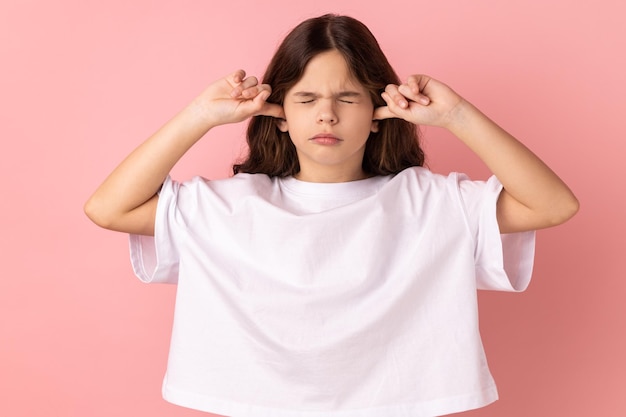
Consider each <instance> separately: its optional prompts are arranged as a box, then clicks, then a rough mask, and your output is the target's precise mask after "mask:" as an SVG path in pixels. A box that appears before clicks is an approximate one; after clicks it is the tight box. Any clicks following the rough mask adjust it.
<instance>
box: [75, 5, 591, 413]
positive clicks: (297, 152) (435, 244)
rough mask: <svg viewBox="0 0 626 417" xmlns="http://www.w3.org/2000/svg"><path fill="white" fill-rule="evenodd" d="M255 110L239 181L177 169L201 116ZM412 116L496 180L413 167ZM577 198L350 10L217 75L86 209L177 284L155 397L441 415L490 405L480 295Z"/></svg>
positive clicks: (521, 263) (153, 277)
mask: <svg viewBox="0 0 626 417" xmlns="http://www.w3.org/2000/svg"><path fill="white" fill-rule="evenodd" d="M250 117H252V119H251V121H250V124H249V128H248V135H247V140H248V144H249V148H250V151H249V155H248V156H247V159H245V160H244V161H243V162H242V163H240V164H237V165H235V166H234V172H235V174H236V175H234V176H233V177H232V178H229V179H223V180H214V181H208V180H205V179H202V178H195V179H193V180H191V181H188V182H184V183H178V182H175V181H173V180H172V179H170V178H169V176H168V173H169V172H170V170H171V169H172V167H173V166H174V164H175V163H176V162H177V161H178V160H179V159H180V158H181V157H182V156H183V154H184V153H185V152H187V151H188V150H189V149H190V148H191V147H192V146H193V144H194V143H196V142H197V141H198V140H200V138H201V137H202V136H203V135H204V134H205V133H206V132H207V131H209V130H210V129H212V128H214V127H217V126H219V125H223V124H227V123H236V122H241V121H244V120H246V119H248V118H250ZM415 125H432V126H440V127H444V128H446V129H448V130H449V131H451V132H452V133H453V134H455V135H456V136H457V137H458V138H459V139H460V140H461V141H463V142H464V143H465V144H466V145H467V146H469V147H470V148H471V149H472V150H473V151H474V152H475V153H476V155H478V157H479V158H480V159H482V160H483V161H484V162H485V163H486V164H487V166H488V167H489V168H490V169H491V170H492V172H493V173H494V174H495V175H494V176H493V177H491V178H490V179H489V180H488V181H486V182H481V181H470V180H469V179H468V178H467V177H465V176H463V175H461V174H456V173H453V174H450V175H447V176H442V175H437V174H434V173H431V172H430V171H428V170H427V169H425V168H423V167H422V164H423V160H424V156H423V152H422V150H421V149H420V146H419V142H418V138H417V134H416V128H415ZM577 209H578V202H577V200H576V198H575V197H574V196H573V194H572V193H571V191H570V190H569V189H568V187H567V186H566V185H565V184H564V183H563V182H562V181H561V180H560V179H559V178H558V177H557V176H556V175H555V174H554V173H553V172H552V171H551V170H550V169H549V168H548V167H547V166H546V165H545V164H544V163H543V162H541V161H540V160H539V159H538V158H537V157H536V156H535V155H533V154H532V153H531V152H530V151H529V150H528V149H527V148H525V147H524V146H523V145H522V144H521V143H520V142H518V141H517V140H516V139H514V138H513V137H512V136H511V135H509V134H508V133H507V132H505V131H504V130H502V129H501V128H500V127H498V126H497V125H496V124H494V123H493V122H492V121H491V120H489V119H488V118H487V117H486V116H485V115H483V114H482V113H481V112H479V111H478V110H477V109H476V108H475V107H474V106H472V105H471V104H470V103H469V102H467V101H466V100H464V99H463V98H462V97H460V96H459V95H458V94H456V93H455V92H454V91H453V90H452V89H450V88H449V87H447V86H446V85H444V84H443V83H441V82H439V81H437V80H435V79H433V78H430V77H428V76H425V75H413V76H410V77H408V79H407V80H406V81H405V82H404V83H401V82H400V81H399V80H398V77H397V76H396V75H395V73H394V71H393V69H392V68H391V66H390V65H389V63H388V61H387V59H386V58H385V56H384V55H383V53H382V51H381V50H380V48H379V46H378V44H377V42H376V40H375V38H374V37H373V36H372V34H371V33H370V32H369V30H368V29H367V28H366V27H365V26H364V25H363V24H362V23H360V22H358V21H356V20H354V19H352V18H349V17H345V16H335V15H326V16H322V17H319V18H314V19H310V20H307V21H305V22H303V23H301V24H300V25H299V26H297V27H296V28H295V29H294V30H293V31H292V32H291V33H290V34H289V35H288V36H287V37H286V39H285V40H284V41H283V43H282V44H281V45H280V47H279V48H278V51H277V52H276V54H275V56H274V58H273V59H272V61H271V63H270V65H269V67H268V69H267V72H266V74H265V78H264V81H263V83H259V82H257V79H256V78H254V77H248V76H246V74H245V73H244V71H241V70H239V71H236V72H234V73H233V74H231V75H229V76H227V77H225V78H223V79H220V80H218V81H216V82H214V83H213V84H211V85H210V86H209V87H208V88H207V89H206V90H205V91H204V92H203V93H202V94H200V95H199V96H198V97H197V98H196V99H195V100H194V101H193V102H192V103H191V104H190V105H189V106H188V107H186V108H185V109H184V110H182V111H181V112H180V113H179V114H178V115H176V116H175V117H174V118H173V119H172V120H171V121H169V122H168V123H167V124H166V125H165V126H163V127H162V128H161V129H160V130H159V131H158V132H157V133H155V134H154V135H153V136H152V137H151V138H149V139H148V140H147V141H146V142H144V143H143V144H142V145H141V146H139V147H138V148H137V149H136V150H135V151H133V152H132V153H131V154H130V155H129V156H128V157H127V158H126V159H125V160H124V161H123V162H122V163H121V164H120V165H119V166H118V167H117V168H116V169H115V170H114V171H113V172H112V173H111V175H110V176H109V177H108V178H107V179H106V180H105V181H104V183H103V184H102V185H101V186H100V187H99V188H98V189H97V190H96V192H95V194H94V195H93V196H92V197H91V199H90V200H89V201H88V202H87V204H86V206H85V210H86V213H87V214H88V216H89V217H90V218H91V219H92V220H93V221H94V222H95V223H96V224H98V225H100V226H102V227H106V228H109V229H112V230H118V231H122V232H126V233H130V234H131V238H130V239H131V240H130V244H131V258H132V264H133V267H134V270H135V272H136V274H137V275H138V276H139V278H141V279H142V280H144V281H147V282H172V283H178V292H177V300H176V312H175V320H174V328H173V334H172V341H171V348H170V355H169V360H168V368H167V373H166V376H165V380H164V383H163V395H164V397H165V398H166V399H167V400H168V401H171V402H173V403H176V404H179V405H182V406H186V407H190V408H194V409H198V410H203V411H207V412H213V413H218V414H223V415H227V416H234V417H244V416H250V417H294V416H302V417H308V416H311V417H313V416H320V417H321V416H325V417H326V416H331V417H332V416H335V417H339V416H341V417H354V416H358V417H379V416H385V417H393V416H439V415H444V414H449V413H454V412H460V411H464V410H469V409H473V408H477V407H481V406H484V405H486V404H488V403H490V402H492V401H494V400H495V399H497V392H496V388H495V385H494V382H493V379H492V377H491V375H490V373H489V370H488V367H487V363H486V360H485V356H484V352H483V349H482V345H481V341H480V335H479V331H478V318H477V305H476V290H477V289H480V288H486V289H497V290H505V291H521V290H523V289H524V288H525V287H526V286H527V285H528V281H529V279H530V274H531V269H532V262H533V251H534V232H533V230H535V229H539V228H544V227H549V226H554V225H557V224H559V223H562V222H564V221H566V220H567V219H569V218H570V217H571V216H572V215H574V213H575V212H576V211H577Z"/></svg>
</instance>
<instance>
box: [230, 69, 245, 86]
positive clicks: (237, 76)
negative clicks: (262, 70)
mask: <svg viewBox="0 0 626 417" xmlns="http://www.w3.org/2000/svg"><path fill="white" fill-rule="evenodd" d="M244 78H246V72H245V71H244V70H242V69H238V70H237V71H235V72H233V73H232V74H231V79H232V81H233V83H234V84H241V82H242V81H243V79H244Z"/></svg>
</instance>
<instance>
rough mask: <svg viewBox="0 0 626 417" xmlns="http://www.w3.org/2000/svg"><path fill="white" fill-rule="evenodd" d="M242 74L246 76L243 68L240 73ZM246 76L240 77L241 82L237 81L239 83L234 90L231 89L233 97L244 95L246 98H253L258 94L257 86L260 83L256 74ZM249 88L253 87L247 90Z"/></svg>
mask: <svg viewBox="0 0 626 417" xmlns="http://www.w3.org/2000/svg"><path fill="white" fill-rule="evenodd" d="M241 74H243V76H244V77H245V72H244V71H243V70H242V72H241V73H239V74H238V75H241ZM244 77H241V78H240V80H239V83H237V85H236V86H235V87H234V88H233V91H231V93H230V96H231V97H233V98H236V97H240V96H242V97H244V98H252V97H254V96H256V95H257V94H258V91H257V90H256V88H255V86H256V85H257V84H258V83H259V80H258V79H257V78H256V77H254V76H252V77H248V78H244ZM249 89H251V91H247V90H249Z"/></svg>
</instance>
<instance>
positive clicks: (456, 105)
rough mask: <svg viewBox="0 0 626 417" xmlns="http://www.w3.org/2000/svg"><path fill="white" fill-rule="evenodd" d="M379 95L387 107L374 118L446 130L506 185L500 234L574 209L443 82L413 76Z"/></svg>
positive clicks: (562, 187) (552, 179)
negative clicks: (389, 118)
mask: <svg viewBox="0 0 626 417" xmlns="http://www.w3.org/2000/svg"><path fill="white" fill-rule="evenodd" d="M382 96H383V98H384V99H385V101H386V102H387V107H381V108H379V109H377V110H376V112H375V114H374V117H375V118H378V119H383V118H387V117H400V118H403V119H405V120H408V121H411V122H413V123H416V124H424V125H431V126H439V127H443V128H446V129H448V130H449V131H450V132H452V133H453V134H454V135H455V136H457V137H458V138H459V139H460V140H461V141H462V142H463V143H465V144H466V145H467V146H468V147H469V148H470V149H471V150H472V151H473V152H474V153H476V155H478V157H479V158H480V159H481V160H482V161H483V162H484V163H485V164H486V165H487V167H488V168H489V169H490V170H491V171H492V172H493V173H494V174H495V176H496V177H497V178H498V179H499V180H500V182H501V183H502V185H503V187H504V189H503V191H502V192H501V194H500V197H499V199H498V203H497V217H498V225H499V227H500V231H501V232H502V233H511V232H518V231H525V230H535V229H541V228H545V227H550V226H556V225H558V224H560V223H563V222H565V221H567V220H568V219H569V218H571V217H572V216H573V215H574V214H575V213H576V212H577V211H578V200H577V199H576V197H575V196H574V194H573V193H572V192H571V191H570V189H569V188H568V187H567V185H566V184H565V183H564V182H563V181H562V180H561V179H560V178H559V177H558V176H557V175H556V174H555V173H554V172H553V171H552V170H551V169H550V168H549V167H548V166H547V165H546V164H545V163H544V162H543V161H541V160H540V159H539V158H538V157H537V156H536V155H535V154H533V153H532V152H531V151H530V150H529V149H528V148H526V147H525V146H524V145H523V144H522V143H521V142H519V141H518V140H517V139H515V138H514V137H513V136H511V135H510V134H509V133H507V132H506V131H505V130H504V129H502V128H501V127H499V126H498V125H497V124H495V123H494V122H493V121H491V120H490V119H489V118H488V117H487V116H485V115H484V114H483V113H481V112H480V111H479V110H478V109H477V108H476V107H474V106H473V105H472V104H471V103H469V102H467V101H466V100H464V99H463V98H462V97H461V96H459V95H458V94H456V93H455V92H454V91H453V90H452V89H450V88H449V87H448V86H446V85H445V84H442V83H440V82H439V81H437V80H434V79H432V78H430V77H427V76H424V75H415V76H411V77H409V80H408V81H407V83H406V84H402V85H401V86H396V85H389V86H387V88H386V90H385V92H384V93H383V94H382Z"/></svg>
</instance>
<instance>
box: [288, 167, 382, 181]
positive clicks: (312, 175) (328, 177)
mask: <svg viewBox="0 0 626 417" xmlns="http://www.w3.org/2000/svg"><path fill="white" fill-rule="evenodd" d="M370 176H371V175H368V174H366V173H365V172H364V171H363V169H361V168H360V167H359V169H358V170H355V171H347V172H344V171H337V170H330V169H329V170H314V171H313V170H304V169H302V170H300V172H298V173H297V174H295V175H294V178H296V179H298V180H300V181H306V182H327V183H332V182H350V181H358V180H362V179H365V178H368V177H370Z"/></svg>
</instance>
